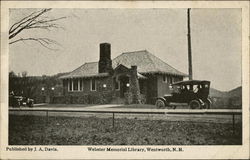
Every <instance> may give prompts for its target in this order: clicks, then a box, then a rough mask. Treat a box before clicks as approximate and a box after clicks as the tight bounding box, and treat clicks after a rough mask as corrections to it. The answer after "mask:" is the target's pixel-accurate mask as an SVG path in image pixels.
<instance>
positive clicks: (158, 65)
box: [60, 50, 187, 78]
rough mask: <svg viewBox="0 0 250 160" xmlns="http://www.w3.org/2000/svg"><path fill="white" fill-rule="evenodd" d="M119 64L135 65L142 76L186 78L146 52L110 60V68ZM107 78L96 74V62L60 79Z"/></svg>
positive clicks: (129, 53)
mask: <svg viewBox="0 0 250 160" xmlns="http://www.w3.org/2000/svg"><path fill="white" fill-rule="evenodd" d="M120 64H122V65H124V66H126V67H128V68H131V66H133V65H136V66H137V71H138V72H139V73H142V74H146V73H160V74H169V75H178V76H187V75H186V74H184V73H182V72H180V71H178V70H177V69H175V68H173V67H172V66H170V65H168V64H167V63H165V62H164V61H162V60H161V59H160V58H158V57H156V56H154V55H153V54H151V53H150V52H148V51H147V50H141V51H135V52H126V53H122V54H121V55H119V56H117V57H116V58H114V59H113V60H112V67H113V68H116V67H117V66H119V65H120ZM103 76H108V73H98V62H90V63H85V64H83V65H82V66H80V67H78V68H77V69H75V70H73V71H72V72H70V73H69V74H67V75H64V76H62V77H60V78H76V77H103Z"/></svg>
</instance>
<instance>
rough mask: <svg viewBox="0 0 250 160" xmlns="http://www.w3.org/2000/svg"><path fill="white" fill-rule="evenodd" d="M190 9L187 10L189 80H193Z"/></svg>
mask: <svg viewBox="0 0 250 160" xmlns="http://www.w3.org/2000/svg"><path fill="white" fill-rule="evenodd" d="M190 10H191V9H190V8H188V10H187V27H188V34H187V38H188V73H189V80H192V79H193V71H192V50H191V35H190Z"/></svg>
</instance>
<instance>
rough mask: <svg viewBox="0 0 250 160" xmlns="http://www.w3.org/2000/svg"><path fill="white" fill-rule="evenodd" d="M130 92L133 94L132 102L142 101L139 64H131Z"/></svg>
mask: <svg viewBox="0 0 250 160" xmlns="http://www.w3.org/2000/svg"><path fill="white" fill-rule="evenodd" d="M130 92H131V94H132V103H135V104H139V103H140V88H139V81H138V76H137V66H131V71H130Z"/></svg>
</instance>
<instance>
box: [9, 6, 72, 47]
mask: <svg viewBox="0 0 250 160" xmlns="http://www.w3.org/2000/svg"><path fill="white" fill-rule="evenodd" d="M50 10H51V9H50V8H49V9H42V10H39V11H35V12H33V13H31V14H29V15H28V16H26V17H24V18H22V19H21V20H19V21H18V22H16V23H14V24H13V25H12V26H11V27H10V29H9V40H10V39H13V38H15V37H16V36H17V35H19V34H20V33H21V32H22V31H23V30H30V29H46V30H48V31H50V29H52V28H62V27H60V26H59V25H57V24H56V23H54V22H56V21H59V20H61V19H65V18H67V17H59V18H51V19H50V18H48V17H46V16H43V15H44V14H46V13H47V12H49V11H50ZM25 41H35V42H37V43H39V44H40V45H42V46H43V47H45V48H47V49H51V50H57V49H53V48H51V47H49V45H52V44H56V45H60V44H58V43H57V42H56V41H54V40H52V39H49V38H19V39H17V40H13V41H11V42H9V44H14V43H17V42H25Z"/></svg>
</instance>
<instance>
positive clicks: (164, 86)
mask: <svg viewBox="0 0 250 160" xmlns="http://www.w3.org/2000/svg"><path fill="white" fill-rule="evenodd" d="M164 76H165V81H164ZM170 79H171V80H170ZM182 80H183V77H180V76H178V77H177V76H169V75H157V88H158V90H157V95H158V97H161V96H164V95H165V94H170V93H171V91H170V88H169V85H170V84H171V83H174V82H178V81H182Z"/></svg>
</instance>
